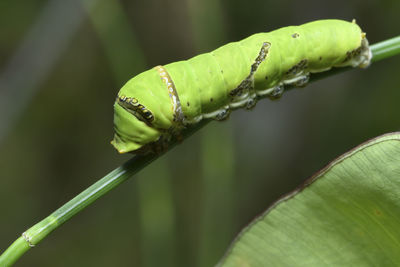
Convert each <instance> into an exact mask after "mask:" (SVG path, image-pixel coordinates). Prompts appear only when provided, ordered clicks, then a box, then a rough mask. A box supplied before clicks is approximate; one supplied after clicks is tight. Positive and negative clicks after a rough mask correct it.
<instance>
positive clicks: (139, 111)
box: [117, 96, 154, 124]
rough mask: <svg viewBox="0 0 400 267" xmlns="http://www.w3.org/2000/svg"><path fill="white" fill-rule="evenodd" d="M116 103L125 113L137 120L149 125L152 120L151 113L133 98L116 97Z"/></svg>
mask: <svg viewBox="0 0 400 267" xmlns="http://www.w3.org/2000/svg"><path fill="white" fill-rule="evenodd" d="M117 103H118V104H119V105H120V106H121V107H123V108H124V109H125V110H126V111H128V112H129V113H131V114H133V115H134V116H135V117H136V118H138V119H139V120H141V121H143V122H145V123H147V124H151V122H152V121H153V120H154V115H153V113H152V112H151V111H150V110H149V109H147V108H146V107H145V106H143V105H142V104H140V103H139V101H138V100H137V99H136V98H134V97H132V98H131V97H126V96H118V97H117Z"/></svg>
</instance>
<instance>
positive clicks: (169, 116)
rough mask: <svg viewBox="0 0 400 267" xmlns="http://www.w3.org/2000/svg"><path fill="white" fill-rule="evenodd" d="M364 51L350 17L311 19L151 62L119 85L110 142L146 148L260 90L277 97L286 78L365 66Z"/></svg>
mask: <svg viewBox="0 0 400 267" xmlns="http://www.w3.org/2000/svg"><path fill="white" fill-rule="evenodd" d="M371 57H372V56H371V51H370V49H369V46H368V41H367V39H366V36H365V33H363V32H362V31H361V29H360V27H359V26H358V25H357V24H356V23H355V21H353V22H347V21H342V20H318V21H314V22H310V23H307V24H303V25H301V26H289V27H284V28H281V29H278V30H275V31H272V32H268V33H258V34H254V35H252V36H250V37H248V38H246V39H244V40H242V41H239V42H233V43H229V44H227V45H224V46H222V47H220V48H218V49H216V50H214V51H212V52H210V53H205V54H201V55H198V56H196V57H193V58H191V59H189V60H185V61H179V62H174V63H171V64H167V65H165V66H157V67H155V68H152V69H150V70H148V71H145V72H143V73H141V74H139V75H137V76H135V77H133V78H132V79H131V80H130V81H128V82H127V83H126V84H125V85H124V86H123V87H122V89H121V90H120V92H119V93H118V97H117V99H116V102H115V104H114V128H115V135H114V139H113V141H112V142H111V143H112V144H113V145H114V147H115V148H116V149H117V150H118V151H119V152H120V153H125V152H134V153H145V152H149V151H153V150H155V149H154V147H155V146H159V145H160V143H161V144H163V143H168V141H169V139H170V138H171V136H173V135H176V134H179V132H180V130H182V128H184V127H185V126H186V125H190V124H194V123H197V122H199V121H200V120H202V119H204V118H213V119H216V120H222V119H225V118H227V117H228V115H229V114H230V112H231V110H233V109H237V108H241V107H244V108H252V107H253V106H254V105H255V104H256V102H257V100H258V99H259V98H260V97H270V98H272V99H274V98H279V97H280V96H281V95H282V93H283V91H284V86H285V85H294V86H296V87H302V86H305V85H306V84H307V82H308V78H309V75H310V73H316V72H322V71H326V70H329V69H330V68H332V67H344V66H352V67H361V68H365V67H367V66H368V65H369V63H370V60H371Z"/></svg>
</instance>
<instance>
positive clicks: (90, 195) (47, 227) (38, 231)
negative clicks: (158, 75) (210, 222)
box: [0, 37, 400, 267]
mask: <svg viewBox="0 0 400 267" xmlns="http://www.w3.org/2000/svg"><path fill="white" fill-rule="evenodd" d="M371 50H372V53H373V58H372V61H375V62H376V61H379V60H381V59H384V58H387V57H391V56H394V55H396V54H399V53H400V37H396V38H392V39H389V40H387V41H384V42H380V43H377V44H375V45H372V46H371ZM342 69H349V68H342ZM326 73H327V74H326V75H333V74H335V73H336V71H335V70H333V71H328V72H326ZM324 77H325V76H324ZM318 79H319V78H318V77H315V76H313V77H312V79H311V81H315V80H318ZM208 122H209V121H208V120H204V121H202V122H200V123H198V124H196V125H194V126H193V127H189V128H188V129H186V130H185V131H183V137H184V138H187V137H188V136H189V135H191V134H193V133H194V132H196V131H198V130H199V129H200V128H202V127H203V126H204V125H205V124H207V123H208ZM177 143H178V141H177V140H173V141H172V142H171V146H170V147H169V149H171V148H172V147H174V146H175V145H176V144H177ZM161 155H162V154H157V155H155V154H150V155H146V156H140V155H136V156H134V157H133V158H132V159H130V160H128V161H127V162H126V163H124V164H123V165H122V166H120V167H118V168H117V169H115V170H113V171H112V172H110V173H109V174H107V175H106V176H105V177H103V178H102V179H100V180H99V181H97V182H96V183H95V184H93V185H92V186H90V187H89V188H87V189H86V190H85V191H83V192H82V193H80V194H79V195H77V196H76V197H75V198H73V199H72V200H71V201H69V202H67V203H66V204H64V205H63V206H62V207H61V208H59V209H58V210H56V211H55V212H53V213H52V214H50V216H48V217H47V218H45V219H44V220H42V221H40V222H39V223H37V224H35V225H34V226H33V227H31V228H29V229H28V230H27V231H26V232H24V233H23V235H22V236H21V237H19V238H18V239H17V240H16V241H15V242H14V243H12V244H11V246H10V247H9V248H8V249H7V250H6V251H4V252H3V254H2V255H1V256H0V266H1V267H3V266H11V265H12V264H13V263H14V262H16V261H17V260H18V259H19V258H20V257H21V256H22V255H23V254H24V253H25V252H26V251H28V250H29V249H30V248H31V247H33V246H35V245H37V244H38V243H39V242H40V241H42V240H43V239H44V238H45V237H46V236H47V235H48V234H50V233H51V232H52V231H53V230H55V229H57V228H58V227H59V226H60V225H62V224H63V223H64V222H66V221H67V220H69V219H70V218H71V217H73V216H74V215H76V214H77V213H78V212H79V211H81V210H83V209H84V208H86V207H87V206H89V205H90V204H91V203H93V202H94V201H95V200H96V199H98V198H99V197H101V196H103V195H105V194H106V193H107V192H109V191H110V190H111V189H113V188H114V187H116V186H117V185H119V184H121V183H122V182H124V181H126V180H127V179H129V178H130V177H131V176H132V175H133V174H135V173H137V172H138V171H140V170H141V169H143V168H144V167H145V166H147V165H148V164H149V163H151V162H152V161H154V160H155V159H157V158H159V157H160V156H161Z"/></svg>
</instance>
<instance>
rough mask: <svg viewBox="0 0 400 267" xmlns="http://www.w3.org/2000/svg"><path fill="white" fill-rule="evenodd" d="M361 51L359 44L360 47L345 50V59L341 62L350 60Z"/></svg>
mask: <svg viewBox="0 0 400 267" xmlns="http://www.w3.org/2000/svg"><path fill="white" fill-rule="evenodd" d="M361 52H362V46H360V47H358V48H356V49H353V50H351V51H347V52H346V57H345V59H344V60H343V63H344V62H346V61H349V60H351V59H352V58H354V57H356V56H358V55H360V54H361Z"/></svg>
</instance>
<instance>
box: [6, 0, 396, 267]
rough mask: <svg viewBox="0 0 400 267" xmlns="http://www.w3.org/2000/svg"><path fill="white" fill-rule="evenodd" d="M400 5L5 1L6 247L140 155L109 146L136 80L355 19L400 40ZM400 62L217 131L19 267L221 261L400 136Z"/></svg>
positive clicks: (365, 1)
mask: <svg viewBox="0 0 400 267" xmlns="http://www.w3.org/2000/svg"><path fill="white" fill-rule="evenodd" d="M399 10H400V1H395V0H384V1H377V0H357V1H344V0H338V1H330V2H328V1H317V0H304V1H288V0H282V1H268V0H263V1H261V0H248V1H238V0H202V1H200V0H197V1H196V0H175V1H161V0H158V1H155V0H147V1H106V0H91V1H89V0H87V1H77V0H74V1H72V0H70V1H63V0H46V1H45V0H31V1H23V2H22V1H11V0H2V1H1V2H0V25H1V35H0V250H3V249H5V248H6V247H7V246H8V245H9V244H10V243H11V242H12V241H13V240H15V239H16V238H17V237H18V236H19V235H20V234H21V233H22V232H23V231H24V230H25V229H27V228H29V227H30V226H32V225H33V224H34V223H36V222H38V221H39V220H41V219H43V218H44V217H46V216H47V215H49V214H50V213H51V212H52V211H53V210H55V209H56V208H58V207H59V206H61V205H62V204H64V203H65V202H66V201H68V200H70V199H71V198H72V197H74V196H75V195H76V194H78V193H79V192H81V191H82V190H83V189H85V188H86V187H88V186H89V185H90V184H92V183H94V182H95V181H96V180H97V179H99V178H101V177H102V176H104V175H105V174H106V173H108V172H109V171H111V170H112V169H114V168H116V167H117V166H119V165H120V164H122V163H123V162H124V161H126V160H127V159H128V158H129V157H130V155H119V154H118V153H117V152H116V151H114V149H113V148H112V147H111V145H110V143H109V142H110V140H111V138H112V135H113V123H112V120H113V108H112V106H113V102H114V99H115V96H116V94H117V92H118V90H119V88H120V87H121V86H122V85H123V84H124V83H125V82H126V81H127V80H128V79H129V78H131V77H132V76H134V75H136V74H138V73H140V72H142V71H144V70H146V69H148V68H151V67H153V66H155V65H158V64H166V63H169V62H172V61H178V60H183V59H187V58H189V57H192V56H194V55H196V54H198V53H201V52H208V51H210V50H212V49H215V48H217V47H219V46H221V45H223V44H225V43H227V42H230V41H237V40H240V39H242V38H245V37H247V36H249V35H251V34H253V33H257V32H262V31H270V30H273V29H276V28H279V27H283V26H287V25H298V24H302V23H305V22H308V21H312V20H317V19H325V18H338V19H345V20H351V19H353V18H356V19H357V22H358V24H359V25H360V26H361V27H362V29H363V30H364V31H366V32H367V37H368V39H369V41H370V43H376V42H378V41H381V40H384V39H388V38H390V37H393V36H396V35H398V34H399V25H400V23H399V22H400V20H399V15H398V13H399ZM399 69H400V61H399V58H398V57H395V58H391V59H388V60H384V61H381V62H378V63H376V64H373V65H372V66H371V67H370V68H368V69H367V70H354V71H349V72H347V73H344V74H340V75H336V76H334V77H330V78H327V79H324V80H322V81H319V82H316V83H313V84H310V85H309V86H308V87H306V88H304V89H296V90H292V91H290V92H287V93H286V94H284V96H283V97H282V99H281V100H279V101H275V102H271V101H269V100H264V101H260V102H259V103H258V104H257V106H256V107H255V108H254V109H253V110H252V111H251V112H248V111H244V110H239V111H236V112H234V113H233V114H232V115H231V118H230V119H229V120H228V121H226V122H223V123H218V122H212V123H210V124H209V125H207V126H206V127H205V128H204V129H202V130H201V131H199V132H198V133H196V134H195V135H194V136H192V137H191V138H189V139H188V140H185V142H184V143H183V144H181V145H179V146H178V147H177V148H175V149H173V150H172V151H170V152H169V153H167V154H166V155H165V156H163V157H162V158H160V159H159V160H157V161H156V162H154V164H152V165H150V166H149V167H147V168H146V169H145V170H144V171H142V172H141V173H139V174H138V175H137V176H135V177H133V179H131V180H130V181H128V182H126V183H124V184H123V185H121V186H120V187H119V188H117V189H115V190H114V191H112V192H111V193H110V194H108V195H107V196H105V197H103V198H102V199H100V200H99V201H97V202H96V203H95V204H94V205H92V206H91V207H89V208H88V209H86V210H84V211H83V212H82V213H81V214H79V215H77V216H76V217H75V218H73V219H72V220H71V221H69V222H67V223H66V224H65V225H64V226H62V227H61V228H59V229H58V230H56V231H55V232H54V233H52V234H51V235H50V236H48V238H47V239H45V240H44V241H43V242H42V243H41V244H40V245H38V246H37V247H35V248H34V249H32V250H30V251H29V252H28V253H27V254H26V255H24V256H23V257H22V258H21V259H20V261H19V262H18V263H17V264H16V266H212V265H214V264H215V263H217V261H218V260H219V259H220V258H221V256H222V255H223V254H224V252H225V251H226V249H227V247H228V246H229V244H230V242H231V241H232V240H233V238H234V237H235V235H236V234H237V233H238V232H239V231H240V229H241V228H243V227H244V226H245V225H246V224H247V223H249V222H250V221H251V220H252V219H253V218H254V217H255V216H256V215H258V214H260V213H261V212H262V211H263V210H265V209H266V208H267V207H268V205H270V204H271V203H272V202H273V201H274V200H276V199H277V198H278V197H280V196H282V195H283V194H285V193H287V192H289V191H291V190H293V189H294V188H295V187H296V186H297V185H299V184H300V183H302V181H304V180H305V179H306V178H307V177H309V176H311V175H312V174H313V173H314V172H316V171H317V170H318V169H320V168H322V167H323V166H324V165H325V164H327V163H328V162H329V161H330V160H332V159H333V158H334V157H335V156H338V155H339V154H341V153H343V152H345V151H346V150H348V149H350V148H351V147H353V146H355V145H357V144H359V143H361V142H363V141H365V140H367V139H369V138H372V137H374V136H377V135H380V134H382V133H385V132H391V131H397V130H399V126H400V118H399V116H398V99H399V97H400V90H399V84H400V75H399Z"/></svg>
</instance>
